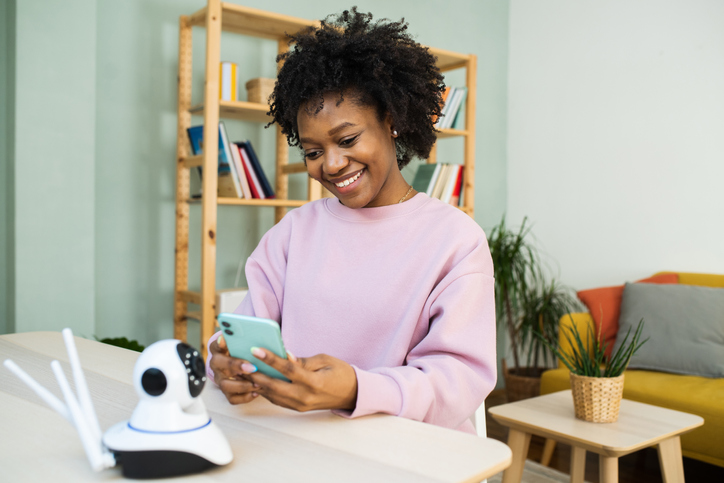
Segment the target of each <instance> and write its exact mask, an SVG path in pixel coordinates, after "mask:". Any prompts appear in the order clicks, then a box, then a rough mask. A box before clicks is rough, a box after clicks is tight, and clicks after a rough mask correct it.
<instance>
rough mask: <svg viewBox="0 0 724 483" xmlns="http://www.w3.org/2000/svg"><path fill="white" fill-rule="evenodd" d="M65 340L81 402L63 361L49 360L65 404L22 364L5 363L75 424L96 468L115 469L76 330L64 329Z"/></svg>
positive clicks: (84, 447)
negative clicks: (61, 363) (82, 358)
mask: <svg viewBox="0 0 724 483" xmlns="http://www.w3.org/2000/svg"><path fill="white" fill-rule="evenodd" d="M63 339H64V340H65V345H66V349H67V351H68V358H69V359H70V365H71V368H72V370H73V377H74V379H75V385H76V387H77V389H78V393H79V396H80V399H81V402H80V403H79V402H78V399H76V397H75V394H73V391H72V390H71V389H70V385H69V384H68V380H67V379H66V378H65V374H64V373H63V369H62V368H61V366H60V362H58V361H53V362H51V363H50V367H51V368H52V369H53V373H54V374H55V378H56V379H57V380H58V385H59V386H60V390H61V391H62V392H63V397H64V398H65V404H63V403H62V402H61V401H60V400H59V399H58V398H57V397H55V396H54V395H53V394H52V393H51V392H50V391H48V390H47V389H45V388H44V387H43V386H41V385H40V384H39V383H38V382H37V381H35V379H33V378H32V377H30V376H29V375H28V374H27V373H25V371H23V370H22V369H20V367H18V365H17V364H15V363H14V362H13V361H12V360H10V359H7V360H6V361H5V362H4V365H5V367H7V368H8V369H10V371H12V372H13V374H15V375H16V376H18V378H20V380H21V381H23V382H24V383H25V384H27V385H28V386H29V387H30V389H32V390H33V391H35V393H36V394H37V395H38V396H40V398H41V399H42V400H43V401H45V402H46V403H47V404H48V405H49V406H50V407H51V408H53V409H55V410H56V411H57V412H58V413H60V415H61V416H63V417H64V418H65V419H67V420H68V421H70V422H71V423H72V424H73V425H74V426H75V429H76V431H78V436H80V440H81V443H83V449H85V453H86V456H87V457H88V461H89V462H90V464H91V467H92V468H93V470H95V471H101V470H103V469H105V468H112V467H113V466H115V465H116V460H115V458H114V457H113V454H111V452H110V451H108V450H107V449H105V448H104V447H103V443H102V439H101V430H100V426H99V425H98V418H97V417H96V414H95V410H94V409H93V402H92V400H91V398H90V392H89V391H88V386H87V384H86V382H85V376H83V369H82V368H81V366H80V359H79V358H78V351H77V350H76V348H75V341H74V340H73V333H72V332H71V330H70V329H64V330H63Z"/></svg>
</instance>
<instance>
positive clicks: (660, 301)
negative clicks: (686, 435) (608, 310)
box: [613, 283, 724, 377]
mask: <svg viewBox="0 0 724 483" xmlns="http://www.w3.org/2000/svg"><path fill="white" fill-rule="evenodd" d="M641 318H643V319H644V330H643V334H642V336H641V340H643V339H645V338H647V337H650V339H649V340H648V342H646V343H645V344H644V345H643V346H642V347H641V349H639V351H638V352H637V353H636V354H635V355H634V356H633V358H632V359H631V363H630V364H629V367H630V368H632V369H634V368H636V369H651V370H656V371H664V372H673V373H677V374H693V375H697V376H704V377H724V289H722V288H710V287H699V286H694V285H679V284H676V285H673V284H672V285H661V284H648V283H631V284H629V283H627V284H626V286H625V287H624V290H623V299H622V300H621V316H620V318H619V324H618V325H619V329H618V335H617V336H616V343H615V344H614V347H613V350H614V353H615V352H616V350H617V349H618V347H619V346H620V345H621V342H622V341H623V338H624V336H625V335H626V332H627V331H628V329H629V328H631V335H630V336H629V340H631V337H632V336H633V333H634V331H635V330H636V326H637V325H638V323H639V320H641Z"/></svg>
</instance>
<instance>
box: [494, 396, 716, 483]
mask: <svg viewBox="0 0 724 483" xmlns="http://www.w3.org/2000/svg"><path fill="white" fill-rule="evenodd" d="M488 411H489V412H490V415H491V416H492V417H493V418H494V419H495V420H496V421H498V422H499V423H500V424H502V425H504V426H507V427H508V428H510V433H509V434H508V446H510V448H511V449H512V450H513V462H512V464H511V466H510V467H509V468H508V469H507V470H505V473H503V483H518V482H520V479H521V476H522V474H523V465H524V463H525V459H526V456H527V454H528V445H529V444H530V437H531V435H533V434H535V435H538V436H542V437H544V438H549V439H553V440H555V441H558V442H561V443H566V444H569V445H571V482H572V483H581V482H583V477H584V473H585V464H586V451H593V452H594V453H597V454H598V455H599V461H600V469H599V471H600V481H601V482H602V483H615V482H617V481H618V458H619V457H620V456H624V455H627V454H629V453H633V452H634V451H638V450H640V449H643V448H647V447H649V446H654V445H656V446H657V449H658V452H659V461H660V465H661V473H662V475H663V477H664V482H665V483H679V482H681V483H683V481H684V466H683V461H682V456H681V440H680V435H681V434H683V433H686V432H688V431H691V430H692V429H694V428H697V427H699V426H701V425H702V424H704V419H703V418H701V417H700V416H696V415H693V414H688V413H682V412H681V411H674V410H671V409H666V408H661V407H658V406H652V405H650V404H643V403H639V402H636V401H629V400H627V399H624V400H622V401H621V410H620V412H619V417H618V421H616V422H615V423H589V422H586V421H582V420H580V419H576V417H575V415H574V411H573V397H572V396H571V391H570V390H569V391H561V392H556V393H553V394H547V395H545V396H539V397H535V398H532V399H526V400H523V401H517V402H514V403H510V404H503V405H501V406H495V407H492V408H490V409H489V410H488Z"/></svg>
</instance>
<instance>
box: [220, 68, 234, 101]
mask: <svg viewBox="0 0 724 483" xmlns="http://www.w3.org/2000/svg"><path fill="white" fill-rule="evenodd" d="M236 72H237V65H236V64H235V63H233V62H222V63H221V64H220V65H219V99H221V100H222V101H235V100H237V92H238V90H239V88H238V85H237V81H236Z"/></svg>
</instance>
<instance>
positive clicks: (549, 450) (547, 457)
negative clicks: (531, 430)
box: [540, 438, 556, 466]
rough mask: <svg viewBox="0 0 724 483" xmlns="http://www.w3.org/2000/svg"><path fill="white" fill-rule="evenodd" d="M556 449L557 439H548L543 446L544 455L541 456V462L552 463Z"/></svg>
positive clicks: (544, 464)
mask: <svg viewBox="0 0 724 483" xmlns="http://www.w3.org/2000/svg"><path fill="white" fill-rule="evenodd" d="M555 449H556V440H555V439H550V438H548V439H546V444H545V446H543V456H541V458H540V464H542V465H543V466H550V465H551V458H552V457H553V450H555Z"/></svg>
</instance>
